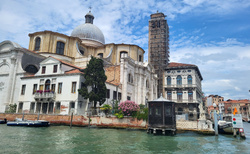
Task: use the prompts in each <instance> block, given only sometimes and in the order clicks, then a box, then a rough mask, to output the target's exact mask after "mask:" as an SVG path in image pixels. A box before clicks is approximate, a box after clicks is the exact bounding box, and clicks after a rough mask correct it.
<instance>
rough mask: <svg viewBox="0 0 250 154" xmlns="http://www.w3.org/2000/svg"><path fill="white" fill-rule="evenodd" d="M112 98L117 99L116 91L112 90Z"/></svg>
mask: <svg viewBox="0 0 250 154" xmlns="http://www.w3.org/2000/svg"><path fill="white" fill-rule="evenodd" d="M113 99H115V100H116V99H117V92H116V91H113Z"/></svg>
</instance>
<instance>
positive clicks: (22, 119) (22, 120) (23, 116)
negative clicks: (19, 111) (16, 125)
mask: <svg viewBox="0 0 250 154" xmlns="http://www.w3.org/2000/svg"><path fill="white" fill-rule="evenodd" d="M22 121H24V112H23V117H22Z"/></svg>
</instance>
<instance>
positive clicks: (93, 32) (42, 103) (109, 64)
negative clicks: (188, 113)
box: [0, 12, 158, 114]
mask: <svg viewBox="0 0 250 154" xmlns="http://www.w3.org/2000/svg"><path fill="white" fill-rule="evenodd" d="M93 20H94V16H93V14H92V13H91V12H89V13H87V14H86V15H85V23H84V24H82V25H79V26H78V27H76V28H75V29H74V30H73V31H72V33H71V36H67V35H64V34H61V33H57V32H52V31H41V32H35V33H31V34H29V37H30V41H29V49H24V48H22V50H25V51H26V52H30V53H31V54H32V56H33V57H39V58H40V59H39V60H38V61H35V62H31V63H32V66H33V69H34V70H36V71H33V72H31V73H29V72H27V71H26V70H25V68H20V71H22V72H23V75H22V76H19V77H17V78H18V82H16V83H12V84H13V85H15V87H18V88H16V92H15V93H11V92H9V91H5V92H4V93H3V95H6V94H11V95H14V96H15V98H18V99H16V100H10V101H5V100H4V101H2V102H4V103H2V104H1V106H5V107H2V108H1V109H2V110H1V111H0V112H4V108H6V106H7V105H8V104H14V103H16V104H18V107H17V112H26V113H37V112H40V113H46V114H47V113H58V114H68V113H69V112H70V110H71V109H73V110H74V112H75V113H76V114H83V111H85V110H87V109H88V108H89V107H91V106H92V104H91V103H89V102H88V101H87V100H84V98H81V96H79V95H74V96H75V97H74V96H73V95H72V94H71V91H70V89H72V87H73V83H74V86H75V89H76V90H77V89H79V88H80V86H81V82H84V78H82V74H81V71H80V70H81V69H84V68H86V66H87V64H88V62H89V60H90V59H91V56H94V57H99V58H101V59H103V61H104V66H105V68H104V69H105V74H106V75H107V81H106V86H107V89H108V92H107V96H106V97H107V98H106V102H105V103H106V104H111V103H113V102H114V100H118V101H125V100H132V101H135V102H136V103H137V104H146V102H147V101H150V100H153V99H156V98H157V79H158V77H157V75H156V74H155V71H154V68H153V67H152V66H151V64H149V63H147V62H144V59H143V57H144V53H145V51H144V50H143V49H142V48H141V47H139V46H137V45H132V44H114V43H111V44H105V38H104V35H103V33H102V32H101V30H100V29H99V28H98V27H96V26H95V25H94V24H93ZM1 48H4V47H3V45H2V46H1V45H0V49H1ZM20 48H21V47H20ZM10 52H12V51H10ZM0 58H1V59H3V54H2V53H1V54H0ZM17 59H19V60H20V59H23V56H20V57H18V58H17ZM30 59H32V57H31V58H30ZM51 60H52V61H54V62H52V63H46V61H47V62H48V61H51ZM24 61H25V62H28V61H29V60H28V59H26V60H24ZM56 61H57V62H56ZM56 63H57V67H58V71H59V72H61V74H60V73H59V74H57V73H52V74H46V73H45V74H41V72H43V71H44V70H43V69H44V67H48V68H50V70H52V69H53V67H56V66H55V65H56ZM66 64H67V65H66ZM0 66H2V65H0ZM62 66H67V68H68V70H60V69H59V68H61V67H62ZM64 68H65V67H64ZM74 69H76V70H78V71H76V70H75V71H76V72H74V71H73V70H74ZM5 70H8V69H5ZM70 71H73V73H71V75H69V74H65V73H67V72H70ZM45 72H46V71H45ZM13 74H18V72H14V73H13ZM73 74H74V75H73ZM3 76H4V75H1V80H4V78H3ZM69 76H71V77H72V78H69ZM73 76H75V77H76V78H74V77H73ZM73 78H74V80H73ZM64 79H67V80H64ZM59 80H62V81H60V82H59ZM46 81H47V83H46ZM64 82H65V84H64ZM66 82H69V83H67V84H66ZM59 83H62V87H63V89H64V91H63V92H66V91H65V89H67V90H68V92H67V94H63V95H62V94H60V95H61V96H63V97H66V96H68V95H72V96H69V97H66V98H62V97H59V94H58V88H59V86H60V84H59ZM46 84H47V86H46ZM26 91H27V92H26ZM35 91H38V93H36V92H35ZM45 91H46V93H48V94H49V93H50V92H52V91H53V92H54V93H53V96H51V97H50V98H46V99H43V97H42V94H45V93H44V92H45ZM40 92H41V93H40ZM39 93H40V96H39ZM76 93H77V91H76ZM51 95H52V93H51ZM17 96H18V97H17ZM38 96H39V97H38ZM73 97H74V98H73ZM65 100H67V101H65ZM80 108H82V110H81V111H80V110H79V109H80ZM58 110H59V111H60V112H59V111H58Z"/></svg>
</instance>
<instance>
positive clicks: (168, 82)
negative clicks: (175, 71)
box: [167, 76, 171, 85]
mask: <svg viewBox="0 0 250 154" xmlns="http://www.w3.org/2000/svg"><path fill="white" fill-rule="evenodd" d="M167 85H171V77H170V76H168V77H167Z"/></svg>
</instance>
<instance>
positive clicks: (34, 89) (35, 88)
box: [32, 84, 37, 94]
mask: <svg viewBox="0 0 250 154" xmlns="http://www.w3.org/2000/svg"><path fill="white" fill-rule="evenodd" d="M36 91H37V84H33V93H32V94H34V93H35V92H36Z"/></svg>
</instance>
